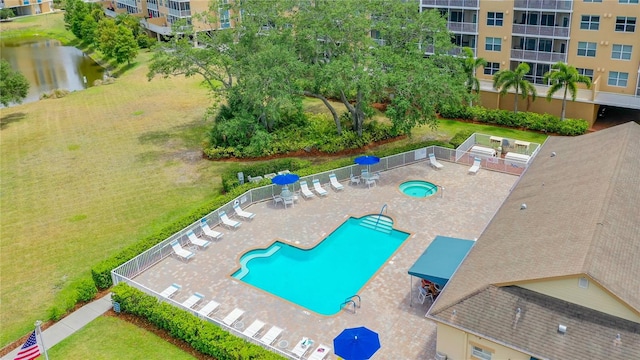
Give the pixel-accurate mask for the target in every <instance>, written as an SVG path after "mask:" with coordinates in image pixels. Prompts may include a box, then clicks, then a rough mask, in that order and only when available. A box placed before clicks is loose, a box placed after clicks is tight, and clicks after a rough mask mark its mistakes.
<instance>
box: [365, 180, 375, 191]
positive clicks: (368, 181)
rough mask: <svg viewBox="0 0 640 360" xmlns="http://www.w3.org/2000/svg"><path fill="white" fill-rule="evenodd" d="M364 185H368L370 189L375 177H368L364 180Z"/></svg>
mask: <svg viewBox="0 0 640 360" xmlns="http://www.w3.org/2000/svg"><path fill="white" fill-rule="evenodd" d="M364 184H365V185H367V186H368V187H369V189H371V186H372V185H373V186H376V179H374V178H369V179H366V180H365V183H364Z"/></svg>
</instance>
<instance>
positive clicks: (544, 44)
mask: <svg viewBox="0 0 640 360" xmlns="http://www.w3.org/2000/svg"><path fill="white" fill-rule="evenodd" d="M552 44H553V41H552V40H551V39H540V41H538V51H544V52H551V46H552Z"/></svg>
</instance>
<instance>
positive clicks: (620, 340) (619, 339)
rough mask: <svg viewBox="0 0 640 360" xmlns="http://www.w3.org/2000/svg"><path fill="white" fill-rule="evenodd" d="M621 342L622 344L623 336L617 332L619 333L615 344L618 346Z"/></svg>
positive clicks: (614, 341)
mask: <svg viewBox="0 0 640 360" xmlns="http://www.w3.org/2000/svg"><path fill="white" fill-rule="evenodd" d="M620 344H622V337H621V336H620V334H617V335H616V339H615V340H613V345H616V346H618V345H620Z"/></svg>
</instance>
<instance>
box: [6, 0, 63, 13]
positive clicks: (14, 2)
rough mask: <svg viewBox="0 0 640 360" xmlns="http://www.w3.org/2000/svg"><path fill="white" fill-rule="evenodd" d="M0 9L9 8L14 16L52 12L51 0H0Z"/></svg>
mask: <svg viewBox="0 0 640 360" xmlns="http://www.w3.org/2000/svg"><path fill="white" fill-rule="evenodd" d="M0 9H11V10H13V13H14V14H15V15H16V16H27V15H37V14H46V13H50V12H53V0H0Z"/></svg>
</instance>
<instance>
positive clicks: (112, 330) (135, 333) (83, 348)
mask: <svg viewBox="0 0 640 360" xmlns="http://www.w3.org/2000/svg"><path fill="white" fill-rule="evenodd" d="M45 341H46V339H45ZM48 355H49V357H50V358H51V359H93V360H100V359H104V360H111V359H127V360H136V359H140V360H147V359H172V360H187V359H195V358H194V357H193V356H191V355H189V354H187V353H185V352H184V351H182V349H180V348H178V347H176V346H174V345H172V344H170V343H168V342H166V341H165V340H164V339H162V338H160V337H158V336H156V335H155V334H153V333H150V332H148V331H147V330H145V329H142V328H139V327H137V326H135V325H133V324H130V323H128V322H126V321H124V320H120V319H118V318H116V317H107V316H101V317H99V318H97V319H95V320H94V321H92V322H91V323H89V324H88V325H87V326H85V327H84V328H82V329H80V330H79V331H78V332H76V333H74V334H73V335H71V336H70V337H68V338H67V339H65V340H63V341H61V342H60V343H58V344H57V345H56V346H54V347H53V348H51V349H50V350H49V351H48Z"/></svg>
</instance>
